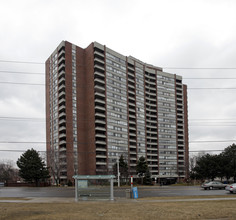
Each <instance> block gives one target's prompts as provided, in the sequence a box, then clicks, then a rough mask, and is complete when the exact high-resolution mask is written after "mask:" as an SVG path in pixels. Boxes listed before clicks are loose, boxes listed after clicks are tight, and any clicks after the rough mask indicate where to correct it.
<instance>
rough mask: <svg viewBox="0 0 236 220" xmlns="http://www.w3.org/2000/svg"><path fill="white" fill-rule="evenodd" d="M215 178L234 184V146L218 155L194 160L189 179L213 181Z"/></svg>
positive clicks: (235, 172)
mask: <svg viewBox="0 0 236 220" xmlns="http://www.w3.org/2000/svg"><path fill="white" fill-rule="evenodd" d="M216 177H218V178H220V179H221V180H223V179H226V180H227V181H229V180H230V179H231V178H233V180H234V182H236V145H235V144H232V145H230V146H228V147H227V148H225V149H224V151H223V152H222V153H220V154H214V155H211V154H205V155H202V156H199V157H197V158H196V162H195V165H194V166H192V167H191V168H190V178H191V179H198V180H205V179H209V180H214V179H215V178H216Z"/></svg>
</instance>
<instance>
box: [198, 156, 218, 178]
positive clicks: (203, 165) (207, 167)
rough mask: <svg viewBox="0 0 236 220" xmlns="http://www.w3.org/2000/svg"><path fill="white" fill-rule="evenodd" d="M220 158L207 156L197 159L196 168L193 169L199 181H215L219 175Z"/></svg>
mask: <svg viewBox="0 0 236 220" xmlns="http://www.w3.org/2000/svg"><path fill="white" fill-rule="evenodd" d="M218 161H219V156H218V155H210V154H206V155H203V156H202V157H199V158H197V161H196V166H195V167H194V169H193V172H194V175H195V177H196V178H197V179H211V180H214V178H215V177H217V176H218V174H219V163H218Z"/></svg>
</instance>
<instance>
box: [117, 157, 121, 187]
mask: <svg viewBox="0 0 236 220" xmlns="http://www.w3.org/2000/svg"><path fill="white" fill-rule="evenodd" d="M117 179H118V187H120V164H119V157H117Z"/></svg>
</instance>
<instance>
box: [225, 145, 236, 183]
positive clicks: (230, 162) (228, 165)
mask: <svg viewBox="0 0 236 220" xmlns="http://www.w3.org/2000/svg"><path fill="white" fill-rule="evenodd" d="M222 156H223V157H224V162H225V164H224V167H225V176H226V178H227V180H228V179H229V178H230V177H233V178H234V182H235V183H236V145H235V144H232V145H230V146H228V147H227V148H225V150H224V151H223V152H222Z"/></svg>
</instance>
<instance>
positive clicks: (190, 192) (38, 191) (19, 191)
mask: <svg viewBox="0 0 236 220" xmlns="http://www.w3.org/2000/svg"><path fill="white" fill-rule="evenodd" d="M126 189H129V188H127V187H126V188H124V187H121V188H114V196H115V197H125V190H126ZM229 194H230V193H229V192H228V191H225V190H203V189H201V188H200V187H199V186H173V185H172V186H150V187H138V196H139V198H145V197H171V196H198V195H225V196H226V195H229ZM0 197H64V198H74V197H75V189H74V187H0Z"/></svg>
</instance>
